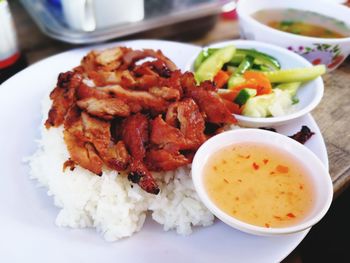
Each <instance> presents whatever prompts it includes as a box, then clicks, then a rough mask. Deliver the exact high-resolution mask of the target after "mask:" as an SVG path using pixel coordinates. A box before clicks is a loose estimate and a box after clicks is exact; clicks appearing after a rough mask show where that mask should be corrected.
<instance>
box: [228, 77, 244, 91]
mask: <svg viewBox="0 0 350 263" xmlns="http://www.w3.org/2000/svg"><path fill="white" fill-rule="evenodd" d="M244 82H246V80H245V78H244V77H243V76H241V75H237V76H231V77H230V78H229V79H228V82H227V86H228V88H229V89H233V88H234V87H236V86H238V85H240V84H243V83H244Z"/></svg>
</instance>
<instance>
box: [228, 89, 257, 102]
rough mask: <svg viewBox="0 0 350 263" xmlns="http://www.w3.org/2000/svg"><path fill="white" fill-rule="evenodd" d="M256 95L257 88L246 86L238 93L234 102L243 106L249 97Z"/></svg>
mask: <svg viewBox="0 0 350 263" xmlns="http://www.w3.org/2000/svg"><path fill="white" fill-rule="evenodd" d="M254 96H256V89H249V88H245V89H242V90H241V91H240V92H239V93H238V95H237V97H236V98H235V100H234V101H233V102H234V103H236V104H238V105H239V106H242V105H244V104H245V103H246V102H247V100H248V99H249V98H251V97H254Z"/></svg>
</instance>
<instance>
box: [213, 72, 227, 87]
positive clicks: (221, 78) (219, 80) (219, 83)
mask: <svg viewBox="0 0 350 263" xmlns="http://www.w3.org/2000/svg"><path fill="white" fill-rule="evenodd" d="M229 78H230V75H229V74H228V73H227V72H226V71H224V70H220V71H219V72H218V73H217V74H216V75H215V77H214V82H215V84H216V87H217V88H218V89H220V88H222V87H223V86H224V85H225V84H226V83H227V81H228V79H229Z"/></svg>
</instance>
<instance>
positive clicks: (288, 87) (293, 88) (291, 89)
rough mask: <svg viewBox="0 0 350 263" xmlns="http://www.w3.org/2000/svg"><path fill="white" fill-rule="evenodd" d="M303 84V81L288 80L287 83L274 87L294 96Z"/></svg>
mask: <svg viewBox="0 0 350 263" xmlns="http://www.w3.org/2000/svg"><path fill="white" fill-rule="evenodd" d="M300 85H301V82H287V83H282V84H279V85H277V86H276V87H274V88H275V89H280V90H284V91H287V92H288V93H289V94H290V96H291V97H292V98H294V97H295V95H296V94H297V91H298V89H299V87H300Z"/></svg>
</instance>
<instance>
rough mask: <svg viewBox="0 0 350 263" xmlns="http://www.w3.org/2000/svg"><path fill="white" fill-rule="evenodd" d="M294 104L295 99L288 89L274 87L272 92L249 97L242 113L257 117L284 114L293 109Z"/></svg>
mask: <svg viewBox="0 0 350 263" xmlns="http://www.w3.org/2000/svg"><path fill="white" fill-rule="evenodd" d="M292 105H293V100H292V98H291V96H290V94H289V93H288V92H287V91H283V90H280V89H274V90H273V92H272V93H271V94H266V95H260V96H256V97H253V98H250V99H248V100H247V102H246V104H244V106H243V110H242V114H243V115H244V116H250V117H256V118H265V117H270V116H282V115H285V114H287V113H288V112H290V111H292V109H293V108H292Z"/></svg>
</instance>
